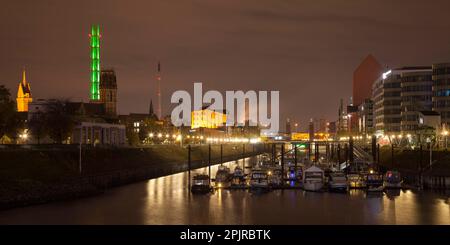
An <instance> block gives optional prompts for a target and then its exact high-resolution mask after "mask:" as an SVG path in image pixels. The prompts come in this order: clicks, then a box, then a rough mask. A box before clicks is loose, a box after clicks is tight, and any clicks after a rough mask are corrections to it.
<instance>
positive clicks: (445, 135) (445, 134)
mask: <svg viewBox="0 0 450 245" xmlns="http://www.w3.org/2000/svg"><path fill="white" fill-rule="evenodd" d="M442 135H443V136H444V138H445V149H447V136H448V131H447V130H444V131H443V132H442Z"/></svg>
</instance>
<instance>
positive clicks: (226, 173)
mask: <svg viewBox="0 0 450 245" xmlns="http://www.w3.org/2000/svg"><path fill="white" fill-rule="evenodd" d="M230 179H231V174H230V169H229V168H227V167H226V166H223V165H222V166H219V169H218V170H217V172H216V179H215V187H216V188H224V187H229V185H230Z"/></svg>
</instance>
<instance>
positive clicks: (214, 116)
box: [191, 106, 227, 129]
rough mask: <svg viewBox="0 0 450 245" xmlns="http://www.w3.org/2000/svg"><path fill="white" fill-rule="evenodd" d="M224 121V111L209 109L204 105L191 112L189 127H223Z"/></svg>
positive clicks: (225, 115)
mask: <svg viewBox="0 0 450 245" xmlns="http://www.w3.org/2000/svg"><path fill="white" fill-rule="evenodd" d="M226 123H227V114H226V112H225V111H222V112H220V111H215V110H211V109H209V106H204V107H203V108H202V109H201V110H197V111H192V113H191V129H197V128H210V129H217V128H220V127H224V126H225V125H226Z"/></svg>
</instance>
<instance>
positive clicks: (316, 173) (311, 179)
mask: <svg viewBox="0 0 450 245" xmlns="http://www.w3.org/2000/svg"><path fill="white" fill-rule="evenodd" d="M324 181H325V180H324V172H323V170H322V169H320V168H318V167H316V166H312V167H310V168H308V169H306V170H305V172H304V174H303V188H304V189H305V190H306V191H319V190H321V189H322V188H323V185H324Z"/></svg>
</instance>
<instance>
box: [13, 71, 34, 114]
mask: <svg viewBox="0 0 450 245" xmlns="http://www.w3.org/2000/svg"><path fill="white" fill-rule="evenodd" d="M16 102H17V111H18V112H27V111H28V105H29V104H30V103H31V102H33V97H32V96H31V86H30V83H28V82H27V79H26V74H25V69H24V70H23V73H22V81H21V82H20V83H19V87H18V89H17V98H16Z"/></svg>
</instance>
